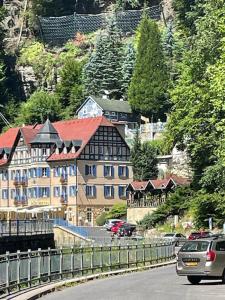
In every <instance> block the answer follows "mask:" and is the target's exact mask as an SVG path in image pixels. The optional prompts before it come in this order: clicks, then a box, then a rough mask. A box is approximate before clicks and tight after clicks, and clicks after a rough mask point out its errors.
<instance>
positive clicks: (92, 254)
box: [90, 245, 94, 274]
mask: <svg viewBox="0 0 225 300" xmlns="http://www.w3.org/2000/svg"><path fill="white" fill-rule="evenodd" d="M93 256H94V246H93V245H91V257H90V258H91V273H92V274H93V272H94V269H93V268H94V265H93Z"/></svg>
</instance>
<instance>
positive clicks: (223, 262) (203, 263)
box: [176, 238, 225, 284]
mask: <svg viewBox="0 0 225 300" xmlns="http://www.w3.org/2000/svg"><path fill="white" fill-rule="evenodd" d="M176 271H177V274H178V275H179V276H187V279H188V281H189V282H190V283H192V284H198V283H200V281H201V280H202V279H222V282H223V283H225V238H204V239H196V240H192V241H188V242H186V243H185V244H184V245H183V246H182V247H181V249H180V251H179V252H178V254H177V265H176Z"/></svg>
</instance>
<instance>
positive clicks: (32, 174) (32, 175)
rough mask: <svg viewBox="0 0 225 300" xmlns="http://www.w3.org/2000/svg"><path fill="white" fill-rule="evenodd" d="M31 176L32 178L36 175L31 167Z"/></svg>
mask: <svg viewBox="0 0 225 300" xmlns="http://www.w3.org/2000/svg"><path fill="white" fill-rule="evenodd" d="M30 177H31V178H33V177H34V169H30Z"/></svg>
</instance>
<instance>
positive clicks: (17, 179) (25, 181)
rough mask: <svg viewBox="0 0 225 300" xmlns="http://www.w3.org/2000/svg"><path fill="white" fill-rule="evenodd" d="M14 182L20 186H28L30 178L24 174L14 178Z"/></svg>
mask: <svg viewBox="0 0 225 300" xmlns="http://www.w3.org/2000/svg"><path fill="white" fill-rule="evenodd" d="M13 184H14V185H15V186H20V185H22V186H27V185H28V178H27V177H26V176H22V177H19V176H18V177H15V178H14V182H13Z"/></svg>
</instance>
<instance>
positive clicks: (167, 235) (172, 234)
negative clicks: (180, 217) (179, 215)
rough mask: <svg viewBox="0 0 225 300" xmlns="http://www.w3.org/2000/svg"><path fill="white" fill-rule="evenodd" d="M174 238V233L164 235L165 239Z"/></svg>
mask: <svg viewBox="0 0 225 300" xmlns="http://www.w3.org/2000/svg"><path fill="white" fill-rule="evenodd" d="M173 236H174V233H167V234H165V235H164V237H173Z"/></svg>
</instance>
